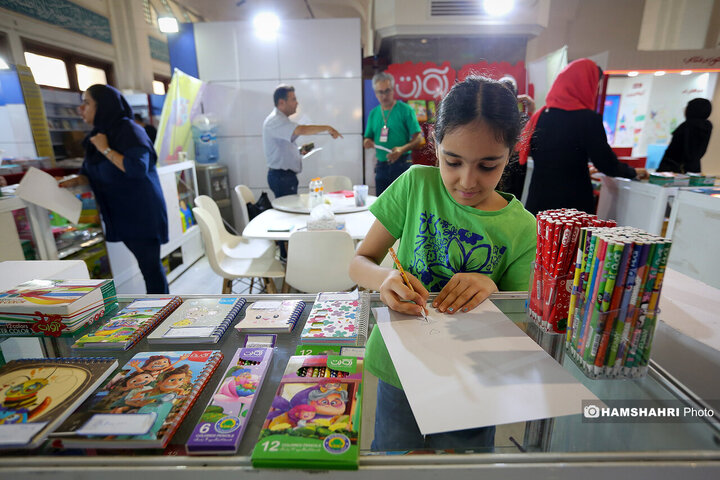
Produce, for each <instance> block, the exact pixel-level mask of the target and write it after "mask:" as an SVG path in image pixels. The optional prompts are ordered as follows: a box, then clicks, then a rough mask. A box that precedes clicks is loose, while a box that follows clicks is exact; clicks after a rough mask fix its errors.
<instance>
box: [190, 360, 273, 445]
mask: <svg viewBox="0 0 720 480" xmlns="http://www.w3.org/2000/svg"><path fill="white" fill-rule="evenodd" d="M272 353H273V349H272V348H238V349H237V351H236V352H235V355H234V356H233V358H232V360H230V366H229V367H228V369H227V370H226V371H225V375H223V378H222V380H220V384H219V385H218V388H217V389H216V390H215V393H213V396H212V398H211V399H210V402H209V403H208V406H207V407H205V411H204V412H203V414H202V416H201V417H200V421H199V422H198V423H197V425H195V429H194V430H193V432H192V434H191V435H190V440H188V442H187V444H186V445H185V446H186V448H187V451H188V453H228V454H232V453H235V452H236V451H237V448H238V445H239V444H240V440H241V439H242V436H243V433H245V428H246V427H247V424H248V422H249V421H250V415H251V414H252V410H253V407H254V406H255V401H256V400H257V397H258V393H259V392H260V388H262V384H263V381H264V380H265V376H266V374H267V370H268V368H269V366H270V360H271V358H272Z"/></svg>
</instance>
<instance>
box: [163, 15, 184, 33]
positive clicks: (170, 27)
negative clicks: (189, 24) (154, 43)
mask: <svg viewBox="0 0 720 480" xmlns="http://www.w3.org/2000/svg"><path fill="white" fill-rule="evenodd" d="M158 27H160V31H161V32H163V33H177V32H178V31H179V29H178V22H177V19H176V18H175V17H158Z"/></svg>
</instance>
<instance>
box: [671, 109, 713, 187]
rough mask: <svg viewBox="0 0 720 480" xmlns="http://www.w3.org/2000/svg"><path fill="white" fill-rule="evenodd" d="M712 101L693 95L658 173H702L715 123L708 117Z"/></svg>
mask: <svg viewBox="0 0 720 480" xmlns="http://www.w3.org/2000/svg"><path fill="white" fill-rule="evenodd" d="M710 113H712V104H711V103H710V100H707V99H705V98H694V99H692V100H690V101H689V102H688V104H687V106H686V107H685V121H684V122H683V123H681V124H680V125H679V126H678V127H677V128H676V129H675V131H674V132H673V133H672V140H671V141H670V145H668V148H667V150H665V155H663V159H662V161H661V162H660V166H659V167H658V171H659V172H668V171H670V172H676V173H685V172H697V173H699V172H701V171H702V169H701V166H700V159H701V158H702V156H703V155H705V151H706V150H707V146H708V143H709V142H710V134H711V133H712V123H710V120H708V117H709V116H710Z"/></svg>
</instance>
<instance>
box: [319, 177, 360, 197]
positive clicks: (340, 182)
mask: <svg viewBox="0 0 720 480" xmlns="http://www.w3.org/2000/svg"><path fill="white" fill-rule="evenodd" d="M321 180H322V183H323V191H324V192H325V193H330V192H337V191H340V190H352V188H353V183H352V180H350V177H346V176H345V175H328V176H327V177H322V179H321Z"/></svg>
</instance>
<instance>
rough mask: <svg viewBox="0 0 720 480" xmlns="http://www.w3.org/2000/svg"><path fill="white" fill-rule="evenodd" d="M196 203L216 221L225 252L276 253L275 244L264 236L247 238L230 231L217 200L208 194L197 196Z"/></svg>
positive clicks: (235, 254)
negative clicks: (263, 237) (226, 226)
mask: <svg viewBox="0 0 720 480" xmlns="http://www.w3.org/2000/svg"><path fill="white" fill-rule="evenodd" d="M195 205H197V206H198V207H200V208H202V209H203V210H206V211H207V212H208V213H209V214H210V215H211V216H212V217H213V220H214V222H215V225H216V226H217V229H218V236H219V240H220V243H221V245H222V249H223V252H225V254H226V255H227V256H229V257H233V258H256V257H262V256H263V255H266V254H268V253H270V252H272V253H273V254H274V253H275V244H274V243H273V242H272V241H270V240H265V239H262V238H245V237H242V236H240V235H233V234H232V233H230V232H228V231H227V229H226V228H225V225H224V223H223V219H222V216H221V215H220V209H219V208H218V206H217V203H215V200H213V199H212V198H210V197H208V196H207V195H200V196H198V197H195Z"/></svg>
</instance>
